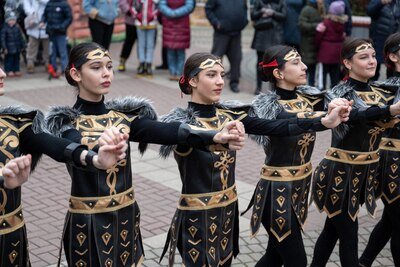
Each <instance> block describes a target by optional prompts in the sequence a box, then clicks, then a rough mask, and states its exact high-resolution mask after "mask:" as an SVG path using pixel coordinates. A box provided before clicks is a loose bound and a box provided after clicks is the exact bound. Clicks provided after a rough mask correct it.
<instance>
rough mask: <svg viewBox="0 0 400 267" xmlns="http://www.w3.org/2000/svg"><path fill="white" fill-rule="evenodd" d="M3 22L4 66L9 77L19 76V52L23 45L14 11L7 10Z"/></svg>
mask: <svg viewBox="0 0 400 267" xmlns="http://www.w3.org/2000/svg"><path fill="white" fill-rule="evenodd" d="M5 18H6V20H5V22H6V23H5V24H4V26H3V30H2V31H1V46H2V47H3V49H4V54H5V59H4V68H5V71H6V73H7V75H8V76H9V77H13V76H21V72H20V69H19V60H20V52H21V50H22V48H23V47H24V46H25V41H24V39H23V38H22V32H21V28H20V27H19V26H18V24H17V16H16V14H15V13H14V12H12V11H11V12H8V13H6V16H5Z"/></svg>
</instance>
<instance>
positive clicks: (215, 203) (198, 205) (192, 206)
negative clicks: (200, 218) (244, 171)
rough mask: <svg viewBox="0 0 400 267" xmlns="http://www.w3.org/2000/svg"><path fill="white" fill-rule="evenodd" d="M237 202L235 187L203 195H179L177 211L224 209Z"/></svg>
mask: <svg viewBox="0 0 400 267" xmlns="http://www.w3.org/2000/svg"><path fill="white" fill-rule="evenodd" d="M235 201H237V192H236V185H233V186H231V187H229V188H228V189H225V190H222V191H217V192H211V193H204V194H181V197H180V198H179V204H178V209H180V210H208V209H213V208H219V207H226V206H228V205H229V204H231V203H233V202H235Z"/></svg>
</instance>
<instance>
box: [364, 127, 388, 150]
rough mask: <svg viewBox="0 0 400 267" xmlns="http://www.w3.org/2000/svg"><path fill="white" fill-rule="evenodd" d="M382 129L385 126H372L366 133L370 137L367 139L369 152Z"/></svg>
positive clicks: (383, 129)
mask: <svg viewBox="0 0 400 267" xmlns="http://www.w3.org/2000/svg"><path fill="white" fill-rule="evenodd" d="M384 131H385V128H381V127H374V128H373V129H371V130H369V131H368V134H370V135H371V138H370V139H369V151H370V152H371V151H373V150H374V145H375V142H376V140H377V138H378V135H379V134H380V133H383V132H384Z"/></svg>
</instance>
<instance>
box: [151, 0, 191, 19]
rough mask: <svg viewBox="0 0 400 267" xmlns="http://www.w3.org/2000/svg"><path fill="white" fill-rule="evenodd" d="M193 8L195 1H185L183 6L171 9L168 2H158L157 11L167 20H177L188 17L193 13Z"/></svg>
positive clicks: (166, 0) (165, 0)
mask: <svg viewBox="0 0 400 267" xmlns="http://www.w3.org/2000/svg"><path fill="white" fill-rule="evenodd" d="M194 8H195V1H194V0H192V1H185V5H183V6H181V7H179V8H171V7H169V6H168V0H160V2H159V4H158V10H160V12H161V14H162V15H164V16H166V17H168V18H179V17H183V16H186V15H189V14H190V13H192V12H193V9H194Z"/></svg>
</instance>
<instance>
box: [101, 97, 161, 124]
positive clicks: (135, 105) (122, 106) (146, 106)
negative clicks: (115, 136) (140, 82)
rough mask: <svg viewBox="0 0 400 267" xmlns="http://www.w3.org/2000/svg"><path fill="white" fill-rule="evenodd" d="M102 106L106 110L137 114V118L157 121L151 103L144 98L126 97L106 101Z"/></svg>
mask: <svg viewBox="0 0 400 267" xmlns="http://www.w3.org/2000/svg"><path fill="white" fill-rule="evenodd" d="M104 104H105V106H106V108H107V109H112V110H116V111H119V112H122V113H131V114H137V115H139V118H148V119H151V120H157V113H156V111H155V110H154V107H153V105H152V104H151V102H150V101H149V100H148V99H146V98H141V97H132V96H127V97H121V98H115V99H112V100H110V101H106V102H105V103H104Z"/></svg>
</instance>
